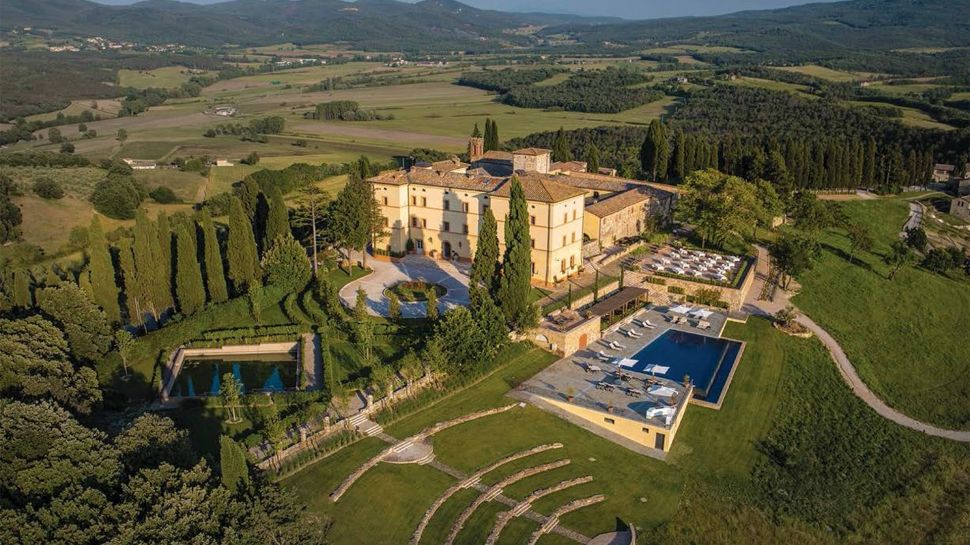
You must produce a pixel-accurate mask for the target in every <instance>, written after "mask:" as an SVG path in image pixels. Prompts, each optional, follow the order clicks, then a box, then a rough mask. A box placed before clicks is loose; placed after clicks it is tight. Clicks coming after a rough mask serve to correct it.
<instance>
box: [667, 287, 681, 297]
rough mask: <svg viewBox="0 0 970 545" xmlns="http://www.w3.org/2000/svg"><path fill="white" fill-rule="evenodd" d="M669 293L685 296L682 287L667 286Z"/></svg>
mask: <svg viewBox="0 0 970 545" xmlns="http://www.w3.org/2000/svg"><path fill="white" fill-rule="evenodd" d="M667 293H676V294H677V295H683V294H684V288H682V287H680V286H667Z"/></svg>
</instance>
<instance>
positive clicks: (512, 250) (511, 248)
mask: <svg viewBox="0 0 970 545" xmlns="http://www.w3.org/2000/svg"><path fill="white" fill-rule="evenodd" d="M511 184H512V187H511V193H510V197H509V215H508V217H507V218H506V220H505V258H504V260H503V263H502V277H501V280H500V283H499V290H498V300H499V305H500V306H501V308H502V312H503V313H504V314H505V319H506V320H507V321H508V323H509V324H511V326H512V328H513V329H515V330H522V329H526V328H528V327H530V326H532V325H534V321H535V317H536V315H535V314H536V313H535V312H534V310H533V308H532V305H530V304H529V292H530V291H531V290H532V285H531V284H530V282H529V281H530V279H531V277H532V250H531V248H532V244H531V241H530V237H529V208H528V204H527V203H526V200H525V192H524V191H523V190H522V184H521V183H519V179H518V177H516V176H513V177H512V181H511Z"/></svg>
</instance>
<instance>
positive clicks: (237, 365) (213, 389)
mask: <svg viewBox="0 0 970 545" xmlns="http://www.w3.org/2000/svg"><path fill="white" fill-rule="evenodd" d="M225 373H232V374H233V375H234V376H235V377H236V381H237V382H239V383H240V384H242V388H243V393H252V392H282V391H283V390H286V389H290V388H295V387H296V385H297V384H296V360H295V359H294V358H293V356H292V355H290V354H261V355H259V356H255V357H253V356H249V357H247V356H232V357H230V359H228V360H227V359H221V358H206V357H194V358H193V359H191V360H189V359H187V360H185V362H183V363H182V369H181V370H180V371H179V374H178V377H176V379H175V384H174V385H173V386H172V392H171V394H170V395H171V397H202V396H217V395H219V392H220V388H221V385H222V376H223V375H224V374H225Z"/></svg>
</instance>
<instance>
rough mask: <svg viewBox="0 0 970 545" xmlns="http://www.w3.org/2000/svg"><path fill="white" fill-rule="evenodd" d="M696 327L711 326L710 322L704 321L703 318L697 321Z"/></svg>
mask: <svg viewBox="0 0 970 545" xmlns="http://www.w3.org/2000/svg"><path fill="white" fill-rule="evenodd" d="M697 328H698V329H710V328H711V323H710V322H707V321H704V320H699V321H698V322H697Z"/></svg>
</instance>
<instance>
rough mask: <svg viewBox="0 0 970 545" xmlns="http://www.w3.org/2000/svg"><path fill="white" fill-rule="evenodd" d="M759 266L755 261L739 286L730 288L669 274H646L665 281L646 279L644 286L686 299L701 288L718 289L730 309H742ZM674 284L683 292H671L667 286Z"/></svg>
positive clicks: (658, 292)
mask: <svg viewBox="0 0 970 545" xmlns="http://www.w3.org/2000/svg"><path fill="white" fill-rule="evenodd" d="M756 268H757V262H754V263H752V264H751V265H750V267H749V268H748V271H747V272H746V273H745V277H744V281H742V282H741V285H740V286H739V287H737V288H728V287H724V286H715V285H713V284H705V283H703V282H692V281H690V280H686V279H682V278H670V277H667V276H658V275H652V276H651V275H646V276H645V277H644V278H645V279H646V278H655V279H658V280H661V281H663V282H664V283H663V284H654V283H651V282H647V281H646V280H644V282H643V287H644V288H647V290H648V291H650V293H651V295H653V294H655V293H657V294H665V295H668V296H670V297H671V298H672V299H675V300H685V299H686V296H687V295H695V294H696V293H697V292H698V291H700V290H710V289H716V290H718V291H720V292H721V298H720V299H721V301H724V302H725V303H727V304H728V309H729V310H740V309H741V307H742V306H744V301H745V300H746V299H747V297H748V292H749V291H751V285H752V284H754V277H755V269H756ZM668 286H674V287H677V288H680V289H682V290H684V293H683V294H675V293H671V292H670V291H669V290H668V289H667V287H668Z"/></svg>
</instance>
